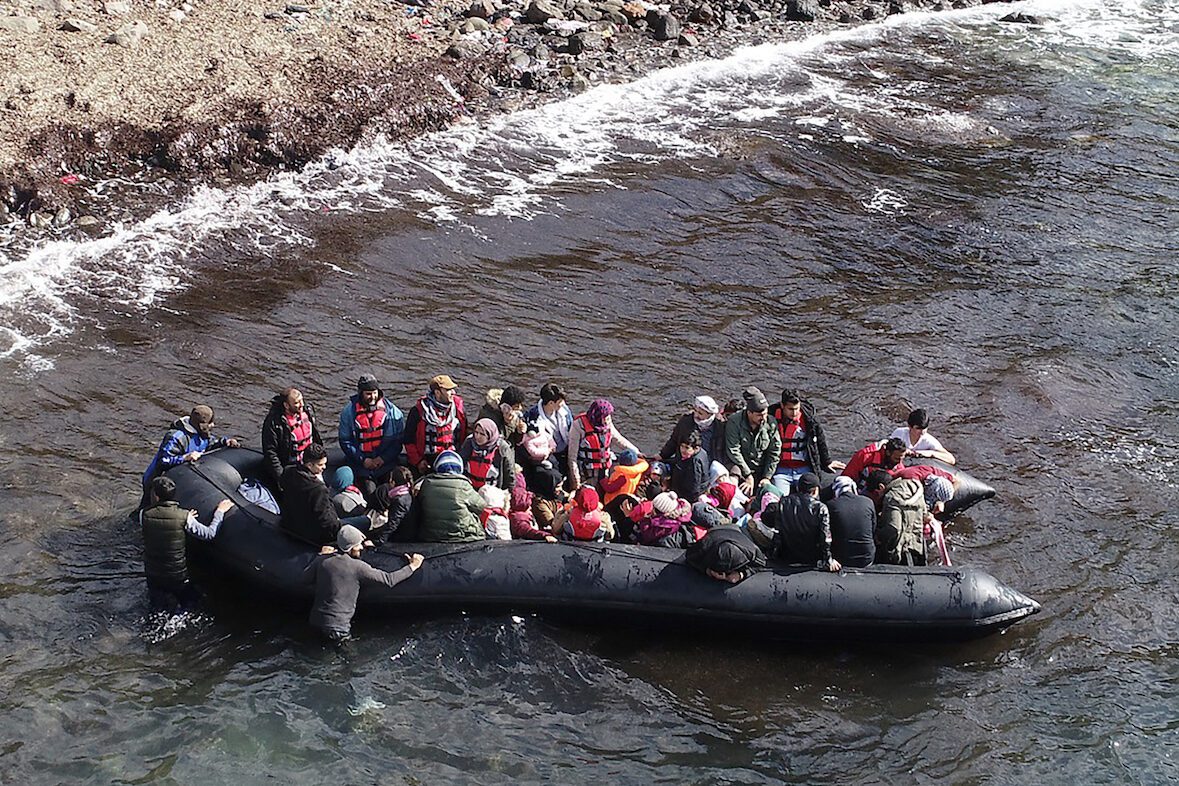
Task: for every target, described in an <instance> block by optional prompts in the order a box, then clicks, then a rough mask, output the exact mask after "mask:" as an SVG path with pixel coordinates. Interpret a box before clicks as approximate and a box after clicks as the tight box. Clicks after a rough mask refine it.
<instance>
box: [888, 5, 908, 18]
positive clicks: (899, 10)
mask: <svg viewBox="0 0 1179 786" xmlns="http://www.w3.org/2000/svg"><path fill="white" fill-rule="evenodd" d="M903 13H905V4H904V3H897V2H892V3H889V4H888V15H889V16H892V15H893V14H903Z"/></svg>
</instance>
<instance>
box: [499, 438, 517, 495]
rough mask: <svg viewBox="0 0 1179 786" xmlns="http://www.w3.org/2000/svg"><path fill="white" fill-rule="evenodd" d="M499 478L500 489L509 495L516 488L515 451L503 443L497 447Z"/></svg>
mask: <svg viewBox="0 0 1179 786" xmlns="http://www.w3.org/2000/svg"><path fill="white" fill-rule="evenodd" d="M499 477H500V488H501V489H504V490H505V491H507V492H508V493H509V494H511V493H512V489H514V488H515V487H516V450H515V448H513V447H512V446H511V445H509V444H508V443H507V442H503V441H501V442H500V446H499Z"/></svg>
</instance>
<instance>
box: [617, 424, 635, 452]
mask: <svg viewBox="0 0 1179 786" xmlns="http://www.w3.org/2000/svg"><path fill="white" fill-rule="evenodd" d="M610 440H611V444H610V448H611V449H613V448H614V446H615V445H621V446H622V449H623V450H633V451H634V452H635V453H641V452H642V451H641V450H639V449H638V447H636V446H635V443H633V442H631V441H630V440H629V439H627V438H626V437H624V436H622V432H620V431H619V430H618V427H617V426H615V425H614V424H613V423H611V424H610Z"/></svg>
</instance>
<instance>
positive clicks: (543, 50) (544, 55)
mask: <svg viewBox="0 0 1179 786" xmlns="http://www.w3.org/2000/svg"><path fill="white" fill-rule="evenodd" d="M530 54H531V55H532V59H533V60H537V61H539V62H541V63H543V62H545V61H547V60H548V59H549V57H550V55H551V54H552V53H551V52H549V48H548V47H547V46H545V45H544V44H537V45H536V46H534V47H532V51H531V52H530Z"/></svg>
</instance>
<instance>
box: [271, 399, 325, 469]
mask: <svg viewBox="0 0 1179 786" xmlns="http://www.w3.org/2000/svg"><path fill="white" fill-rule="evenodd" d="M303 411H304V412H306V413H307V417H308V418H309V419H310V420H311V441H312V442H314V443H315V444H316V445H322V444H323V437H321V436H319V426H318V424H317V423H316V421H315V408H314V407H312V406H311V405H310V404H304V405H303ZM284 412H285V410H284V409H283V397H282V395H281V394H279V395H277V396H275V397H274V398H272V399H271V400H270V411H269V412H267V413H266V419H265V420H264V421H262V456H263V457H264V458H265V459H266V475H267V477H268V479H269V480H270V483H271V485H272V486H273V488H274V489H275V490H276V491H282V473H283V470H284V469H286V468H287V467H289V466H290V465H291V464H293V463H294V462H295V436H294V434H293V433H291V427H290V426H288V425H287V419H286V418H285V417H283V413H284Z"/></svg>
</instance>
